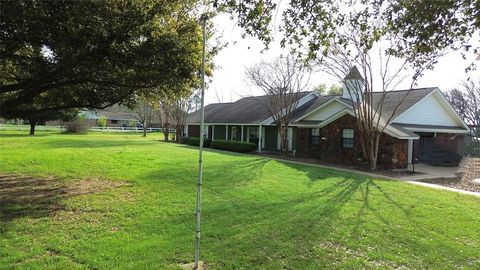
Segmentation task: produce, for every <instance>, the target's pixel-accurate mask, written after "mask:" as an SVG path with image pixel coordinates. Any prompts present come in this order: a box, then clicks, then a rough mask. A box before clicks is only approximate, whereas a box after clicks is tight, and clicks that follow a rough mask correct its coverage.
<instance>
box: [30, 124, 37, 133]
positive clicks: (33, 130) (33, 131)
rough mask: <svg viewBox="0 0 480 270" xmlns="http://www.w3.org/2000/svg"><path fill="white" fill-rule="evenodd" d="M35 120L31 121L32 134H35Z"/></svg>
mask: <svg viewBox="0 0 480 270" xmlns="http://www.w3.org/2000/svg"><path fill="white" fill-rule="evenodd" d="M35 125H36V123H35V122H30V135H35Z"/></svg>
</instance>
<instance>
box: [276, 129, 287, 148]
mask: <svg viewBox="0 0 480 270" xmlns="http://www.w3.org/2000/svg"><path fill="white" fill-rule="evenodd" d="M278 130H279V135H280V150H281V151H282V154H285V153H286V152H287V151H288V138H287V130H288V129H287V128H286V127H284V126H280V127H279V129H278Z"/></svg>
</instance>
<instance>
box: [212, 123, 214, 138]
mask: <svg viewBox="0 0 480 270" xmlns="http://www.w3.org/2000/svg"><path fill="white" fill-rule="evenodd" d="M214 139H215V125H212V141H213V140H214Z"/></svg>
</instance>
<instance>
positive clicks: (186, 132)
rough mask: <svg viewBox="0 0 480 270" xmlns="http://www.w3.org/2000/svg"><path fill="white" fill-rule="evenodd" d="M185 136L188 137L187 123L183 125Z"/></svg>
mask: <svg viewBox="0 0 480 270" xmlns="http://www.w3.org/2000/svg"><path fill="white" fill-rule="evenodd" d="M185 137H188V125H185Z"/></svg>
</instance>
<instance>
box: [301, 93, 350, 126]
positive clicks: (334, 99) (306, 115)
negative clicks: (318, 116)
mask: <svg viewBox="0 0 480 270" xmlns="http://www.w3.org/2000/svg"><path fill="white" fill-rule="evenodd" d="M334 101H338V102H339V103H341V104H343V105H345V103H344V102H341V101H339V100H338V99H337V98H336V97H333V98H332V99H330V100H329V101H327V102H325V103H323V104H322V105H320V106H318V107H317V108H315V109H314V110H312V111H310V112H308V113H307V114H304V115H302V116H301V117H300V118H297V119H295V120H294V121H293V122H298V121H300V120H302V119H304V118H306V117H308V116H309V115H312V114H314V113H315V112H317V111H318V110H320V109H322V108H323V107H325V106H327V105H328V104H330V103H332V102H334ZM349 107H350V108H351V106H349Z"/></svg>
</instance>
